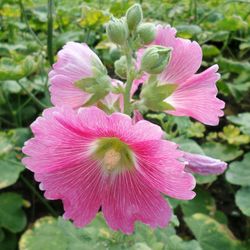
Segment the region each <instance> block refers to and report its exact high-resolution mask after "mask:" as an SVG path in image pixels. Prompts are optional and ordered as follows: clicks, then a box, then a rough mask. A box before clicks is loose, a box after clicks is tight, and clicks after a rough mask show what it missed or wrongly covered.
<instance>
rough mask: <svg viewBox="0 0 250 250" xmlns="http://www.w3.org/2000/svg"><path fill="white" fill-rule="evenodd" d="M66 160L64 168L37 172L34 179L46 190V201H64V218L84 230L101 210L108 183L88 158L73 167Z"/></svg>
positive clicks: (98, 168)
mask: <svg viewBox="0 0 250 250" xmlns="http://www.w3.org/2000/svg"><path fill="white" fill-rule="evenodd" d="M72 153H73V152H72ZM71 157H72V156H71ZM66 161H67V159H65V169H60V170H53V171H51V172H47V173H36V174H35V179H36V180H37V181H39V182H41V184H42V187H43V189H44V190H46V191H45V194H44V195H45V197H46V198H47V199H50V200H55V199H61V200H62V201H63V205H64V210H65V213H64V218H65V219H72V220H73V221H74V224H75V225H76V226H77V227H83V226H85V225H86V224H88V223H90V222H91V220H92V219H93V218H94V217H95V215H96V213H97V212H98V210H99V209H100V206H101V200H102V190H103V186H104V183H105V180H104V178H103V175H102V173H101V168H100V166H98V165H97V164H96V163H95V162H91V161H90V160H89V159H88V158H85V159H84V158H83V159H82V161H79V162H77V161H76V162H75V163H72V161H70V162H71V163H70V164H71V165H72V166H71V167H70V168H68V167H67V163H66Z"/></svg>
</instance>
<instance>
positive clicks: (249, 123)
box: [227, 113, 250, 135]
mask: <svg viewBox="0 0 250 250" xmlns="http://www.w3.org/2000/svg"><path fill="white" fill-rule="evenodd" d="M227 119H228V120H229V121H231V122H233V123H234V124H237V125H239V126H240V130H241V131H242V132H243V133H245V134H248V135H250V113H240V114H238V115H237V116H233V115H232V116H227Z"/></svg>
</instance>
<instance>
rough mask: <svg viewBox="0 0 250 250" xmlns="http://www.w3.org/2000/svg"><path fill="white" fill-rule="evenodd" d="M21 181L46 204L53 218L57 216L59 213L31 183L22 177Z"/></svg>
mask: <svg viewBox="0 0 250 250" xmlns="http://www.w3.org/2000/svg"><path fill="white" fill-rule="evenodd" d="M20 179H21V180H22V181H23V183H24V184H25V185H26V186H27V187H28V188H29V189H30V190H31V191H32V193H33V194H35V195H36V197H37V198H38V199H39V200H40V201H41V202H42V203H43V204H44V206H45V207H46V208H47V209H48V210H49V211H50V213H51V214H52V215H53V216H55V217H56V216H57V215H58V214H57V212H56V211H55V210H54V209H53V208H52V207H51V206H50V205H49V204H48V202H47V201H46V200H45V199H44V198H43V197H42V195H41V194H40V193H39V192H38V191H37V190H36V189H35V188H34V187H33V185H31V184H30V183H29V181H28V180H27V179H26V178H25V177H23V176H22V175H21V176H20Z"/></svg>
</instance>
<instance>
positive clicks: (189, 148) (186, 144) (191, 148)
mask: <svg viewBox="0 0 250 250" xmlns="http://www.w3.org/2000/svg"><path fill="white" fill-rule="evenodd" d="M173 140H174V141H175V142H176V143H177V144H179V145H180V149H181V150H183V151H186V152H189V153H193V154H202V155H204V151H203V149H202V148H201V147H200V146H199V145H198V143H197V142H196V141H194V140H191V139H185V138H183V137H177V138H175V139H173Z"/></svg>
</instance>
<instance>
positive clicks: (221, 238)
mask: <svg viewBox="0 0 250 250" xmlns="http://www.w3.org/2000/svg"><path fill="white" fill-rule="evenodd" d="M185 222H186V223H187V225H188V227H189V228H190V229H191V231H192V232H193V234H194V236H195V238H196V239H197V240H198V242H199V243H200V245H201V247H202V249H203V250H218V249H221V250H222V249H223V250H224V249H227V250H240V249H242V247H241V243H240V241H238V240H237V239H236V238H235V237H234V235H233V234H232V233H231V231H230V230H229V229H228V228H227V227H226V226H225V225H222V224H220V223H218V222H217V221H216V220H214V219H212V218H211V217H209V216H207V215H205V214H200V213H197V214H193V215H192V216H191V217H187V218H185Z"/></svg>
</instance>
